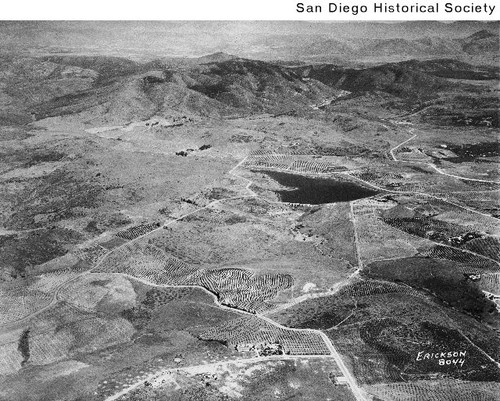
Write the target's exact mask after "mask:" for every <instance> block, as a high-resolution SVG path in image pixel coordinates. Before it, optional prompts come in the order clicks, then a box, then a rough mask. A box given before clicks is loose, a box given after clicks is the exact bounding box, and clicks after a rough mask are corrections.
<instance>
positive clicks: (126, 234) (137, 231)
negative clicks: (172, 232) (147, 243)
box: [116, 223, 161, 240]
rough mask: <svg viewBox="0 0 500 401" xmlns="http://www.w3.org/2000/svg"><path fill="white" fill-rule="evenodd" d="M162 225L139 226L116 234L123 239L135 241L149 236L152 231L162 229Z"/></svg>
mask: <svg viewBox="0 0 500 401" xmlns="http://www.w3.org/2000/svg"><path fill="white" fill-rule="evenodd" d="M160 225H161V223H149V224H139V225H137V226H133V227H129V228H127V229H126V230H123V231H120V232H118V233H116V236H117V237H120V238H123V239H128V240H133V239H136V238H138V237H140V236H142V235H144V234H147V233H148V232H150V231H153V230H156V229H157V228H158V227H160Z"/></svg>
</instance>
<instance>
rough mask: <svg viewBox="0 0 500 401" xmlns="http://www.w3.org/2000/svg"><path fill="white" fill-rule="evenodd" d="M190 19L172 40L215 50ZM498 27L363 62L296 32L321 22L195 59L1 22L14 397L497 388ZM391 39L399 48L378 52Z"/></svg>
mask: <svg viewBox="0 0 500 401" xmlns="http://www.w3.org/2000/svg"><path fill="white" fill-rule="evenodd" d="M422 23H424V22H422ZM145 24H146V23H145ZM154 24H155V23H150V24H149V25H148V24H146V25H147V26H146V27H145V28H144V29H145V30H147V29H152V27H154ZM190 24H191V23H186V26H183V27H177V28H176V29H177V30H178V32H179V38H178V44H177V46H179V48H181V47H182V44H183V43H190V46H194V47H196V46H197V45H196V40H194V39H193V38H197V37H198V38H199V44H198V45H199V46H200V48H201V49H204V48H205V47H203V46H202V44H203V43H205V42H204V39H203V38H202V37H201V36H196V35H199V34H198V33H197V34H196V35H195V34H192V33H191V34H192V35H194V36H190V37H189V39H186V37H185V36H184V35H185V34H186V32H185V31H186V30H187V31H189V29H188V28H189V26H190ZM241 24H242V25H241V26H239V28H238V29H242V30H244V26H245V24H246V22H245V23H243V22H242V23H241ZM276 24H277V26H280V27H281V29H282V35H283V36H287V37H288V39H290V37H289V36H290V35H291V34H292V33H287V34H286V35H285V32H288V31H287V30H288V28H287V23H286V22H284V23H281V24H282V25H279V23H276ZM401 24H403V25H404V23H401ZM28 25H29V24H28ZM379 25H380V24H378V25H377V24H374V25H373V31H374V32H377V31H378V30H380V32H382V31H383V32H390V31H391V30H393V31H394V30H397V29H400V31H398V34H400V35H402V34H401V31H403V30H404V29H403V27H398V26H396V25H398V24H394V26H389V27H385V28H384V27H380V26H379ZM382 25H384V24H382ZM390 25H392V24H390ZM444 25H447V24H444ZM485 25H486V26H479V27H478V26H476V25H474V29H476V28H477V31H474V32H472V28H470V30H471V31H470V32H469V31H467V29H469V28H467V29H465V28H464V26H462V28H463V30H464V33H463V36H462V37H453V38H451V37H445V36H446V35H447V34H446V32H447V30H449V31H451V30H452V29H455V28H453V27H450V26H443V27H442V30H441V31H439V32H441V33H440V34H441V35H442V36H443V43H444V44H446V45H447V46H452V44H453V46H459V47H460V49H462V50H460V52H457V53H456V57H455V56H452V54H451V53H449V52H448V50H449V49H448V50H446V51H444V50H443V51H442V52H440V53H439V54H438V55H437V56H436V54H435V53H434V51H429V50H428V49H427V50H424V49H422V48H420V51H421V52H422V54H421V55H419V56H418V57H415V58H410V59H408V57H410V56H413V55H414V54H411V55H408V52H407V47H406V46H407V42H411V43H413V44H415V43H416V42H419V43H428V41H429V39H428V38H425V37H417V35H416V34H415V35H414V36H411V37H409V36H408V37H401V38H399V39H395V38H391V39H388V38H387V37H384V35H382V34H380V35H379V37H377V38H372V39H371V41H370V40H368V39H364V41H365V46H367V47H368V46H371V47H370V50H369V51H368V50H367V49H364V50H363V49H361V48H360V47H359V46H360V44H359V42H356V40H353V41H351V42H345V43H344V45H345V46H348V48H349V49H354V48H356V49H357V50H356V51H357V54H358V63H357V65H353V61H352V60H353V58H352V57H351V56H349V57H344V54H345V52H347V48H344V50H343V51H339V52H337V53H335V57H333V56H332V57H331V58H330V60H327V58H328V57H327V54H326V53H324V51H323V50H324V47H323V46H324V42H318V41H316V42H315V43H316V45H317V46H318V47H317V48H316V50H314V49H313V48H312V47H308V48H306V47H300V46H304V41H306V42H307V40H310V39H311V38H313V37H315V35H318V32H314V30H315V29H317V28H315V27H312V28H307V29H310V30H311V31H310V32H309V34H308V35H310V36H308V35H306V34H304V33H303V34H302V36H301V39H300V40H297V41H296V42H293V41H292V42H290V44H289V45H288V46H287V47H280V46H281V45H280V46H277V44H280V43H282V40H283V38H281V37H276V36H272V35H268V36H266V37H264V36H261V34H257V33H252V34H251V35H250V34H249V36H248V38H246V39H245V40H249V39H252V40H258V41H259V45H258V46H257V44H254V46H255V47H253V48H249V49H250V50H252V49H253V50H252V51H250V50H248V51H247V52H246V53H245V52H240V53H234V54H229V53H226V52H215V53H212V54H208V53H207V54H208V55H204V56H201V57H194V56H192V57H177V56H172V55H169V56H165V57H156V56H157V55H156V54H152V53H155V51H158V50H155V51H153V50H154V49H157V48H155V47H154V46H152V49H151V51H150V52H146V51H144V54H142V55H140V52H138V51H137V52H134V57H128V56H127V55H125V54H115V53H116V49H117V48H118V47H117V48H115V50H114V51H110V52H109V54H103V52H104V50H103V49H104V48H99V49H91V50H89V49H88V48H87V50H85V49H86V48H85V47H84V46H82V44H81V43H80V45H79V46H80V47H81V48H80V51H79V52H74V51H73V50H71V51H61V49H55V46H56V44H57V43H55V42H50V41H48V42H47V43H45V44H44V46H43V47H39V48H38V47H37V48H36V49H33V48H31V50H29V51H28V50H27V49H26V46H27V45H29V46H31V47H32V46H34V45H35V42H37V41H38V40H39V39H36V40H35V39H33V41H32V42H30V43H24V44H23V42H22V41H23V40H24V39H23V36H22V35H21V34H20V36H19V38H18V39H15V40H17V41H18V42H15V40H14V39H12V38H11V37H10V36H8V35H7V36H6V38H7V39H4V42H3V47H2V46H0V48H1V49H3V50H2V51H1V52H0V105H1V106H0V155H1V157H0V204H1V206H2V207H1V208H0V210H1V212H0V253H1V258H0V298H1V301H2V302H1V306H0V322H1V328H0V349H1V351H0V399H2V400H3V399H5V400H9V401H11V400H12V401H15V400H19V401H21V400H23V401H25V400H32V401H36V400H65V401H70V400H74V401H80V400H86V401H87V400H88V401H105V400H106V401H112V400H128V401H134V400H156V399H168V400H200V399H202V400H231V399H242V400H257V399H258V400H271V399H282V400H284V399H292V398H293V399H300V400H327V399H332V400H357V401H368V400H371V401H380V400H383V401H385V400H387V401H393V400H394V401H404V400H415V401H417V400H429V401H430V400H458V401H469V400H475V399H481V400H488V401H490V400H491V401H494V400H498V395H497V394H498V392H499V390H500V353H499V350H500V337H499V336H498V333H499V330H500V326H499V313H500V287H499V283H500V281H499V277H500V231H499V227H500V226H499V220H498V219H499V216H500V213H499V192H498V190H499V187H500V177H499V169H498V161H499V160H498V158H499V156H500V155H499V147H498V134H499V131H498V109H499V107H498V106H499V101H498V88H499V85H498V83H499V75H500V73H499V71H498V68H496V67H493V66H492V65H493V64H492V62H493V61H494V60H497V59H498V42H499V38H498V33H494V30H493V29H491V27H490V26H489V25H487V24H485ZM78 26H79V25H78V24H77V23H75V25H74V26H71V25H69V26H68V25H66V23H64V24H60V25H58V24H55V25H54V26H53V27H52V28H51V29H56V30H62V31H67V37H66V39H64V40H67V41H69V40H70V39H71V40H76V39H74V38H78V37H80V36H78V35H77V34H78V32H79V31H78V29H77V28H78ZM255 26H256V27H257V26H259V25H258V24H257V23H255ZM471 26H472V25H471ZM98 27H99V24H96V25H95V26H93V27H91V28H88V29H89V30H90V31H92V30H93V29H96V30H98V29H99V28H98ZM7 28H9V29H14V30H15V26H14V27H13V25H9V23H5V25H4V26H2V24H1V23H0V31H1V30H2V29H5V30H6V32H10V31H9V30H8V29H7ZM406 28H408V27H406ZM479 28H484V29H479ZM30 29H31V28H30ZM33 29H34V28H33ZM39 29H41V31H44V29H48V28H47V27H45V28H44V24H41V25H40V28H39ZM109 29H110V30H113V29H114V28H113V24H111V25H110V28H109ZM164 29H165V30H167V31H168V29H171V27H170V25H169V24H167V23H166V25H165V28H164ZM206 29H208V28H206ZM297 29H303V30H305V31H307V29H306V28H305V27H304V26H302V25H300V24H299V25H297ZM322 29H323V30H325V32H326V31H327V30H326V28H325V27H324V26H323V28H322ZM335 29H338V27H333V28H332V30H333V31H334V30H335ZM349 29H352V28H351V27H346V30H349ZM357 29H358V30H359V31H360V32H361V31H362V30H363V26H362V25H359V27H358V28H357ZM384 29H385V31H384ZM435 29H436V30H437V29H438V28H435ZM439 29H441V28H439ZM174 31H175V30H174ZM410 31H411V32H413V31H412V30H411V29H409V28H408V32H410ZM44 32H45V31H44ZM47 32H50V30H48V31H47ZM189 32H191V31H189ZM211 32H212V35H214V37H218V36H217V34H216V32H215V31H211ZM436 32H437V31H436ZM254 35H255V36H254ZM262 35H263V34H262ZM387 35H388V33H387ZM412 35H413V34H412ZM436 35H437V34H436ZM47 37H48V38H50V37H51V36H50V35H48V36H47ZM82 37H85V36H82ZM82 37H80V38H82ZM8 38H11V39H8ZM438 39H439V37H438V36H436V37H435V38H434V40H436V41H437V40H438ZM8 40H11V41H12V43H10V44H9V43H8ZM40 40H41V39H40ZM46 40H48V39H46ZM61 40H62V39H61ZM80 40H84V39H80ZM109 40H110V41H117V40H121V39H119V38H110V39H109ZM141 40H144V39H143V38H142V37H141V36H140V35H138V38H137V41H138V42H137V43H139V44H137V46H143V44H140V43H141ZM172 40H173V39H172ZM217 40H220V39H217ZM238 40H243V39H241V38H239V39H238ZM264 40H265V43H266V46H270V47H271V48H276V51H275V52H274V51H268V50H267V47H263V44H262V43H263V41H264ZM328 40H330V41H333V39H332V38H330V39H328ZM358 40H359V41H361V39H358ZM214 41H215V39H214ZM385 41H390V42H391V43H393V44H394V42H395V41H396V42H398V41H399V42H400V44H401V42H403V43H405V44H404V46H403V45H401V49H400V50H399V52H398V51H396V50H394V47H392V48H391V49H393V50H391V52H392V51H393V53H391V54H387V55H386V56H387V59H388V60H386V61H384V62H380V61H376V57H375V58H373V57H371V56H370V59H369V60H368V59H366V58H365V56H367V54H368V53H370V54H376V53H378V54H379V55H381V57H382V56H383V55H384V52H383V51H381V50H380V49H381V47H382V46H383V45H384V46H385V45H386V43H385ZM426 41H427V42H426ZM75 43H76V42H75ZM96 43H100V42H96ZM110 43H111V42H110ZM59 45H60V46H62V47H64V46H69V44H68V43H66V44H64V46H63V45H62V44H61V43H59ZM9 46H10V47H9ZM171 46H173V47H175V46H174V44H172V45H171ZM186 46H187V45H186ZM356 46H357V47H356ZM143 47H144V48H146V47H145V46H143ZM13 48H16V49H17V50H18V51H17V53H16V52H13V51H12V49H13ZM9 49H10V50H9ZM463 49H465V50H467V49H469V50H467V51H469V52H470V54H472V53H474V54H477V56H478V60H476V62H468V61H470V60H466V57H465V56H464V54H466V53H467V52H466V51H465V50H463ZM470 49H474V50H470ZM66 50H67V49H66ZM225 50H234V48H231V46H230V45H227V48H226V49H225ZM191 51H192V53H195V51H194V50H191ZM313 51H315V52H316V53H315V54H312V52H313ZM80 53H81V54H80ZM249 53H252V55H254V56H255V55H257V54H261V53H265V57H249ZM285 54H286V56H287V58H284V57H283V56H284V55H285ZM297 54H300V55H301V57H302V59H301V60H299V59H297V58H296V57H295V56H296V55H297ZM467 54H469V53H467ZM272 55H274V56H276V57H275V58H274V59H272ZM444 55H447V56H448V57H443V56H444ZM153 56H155V57H153ZM393 56H397V58H399V59H398V60H396V61H395V60H393ZM377 57H378V56H377ZM481 60H482V61H481Z"/></svg>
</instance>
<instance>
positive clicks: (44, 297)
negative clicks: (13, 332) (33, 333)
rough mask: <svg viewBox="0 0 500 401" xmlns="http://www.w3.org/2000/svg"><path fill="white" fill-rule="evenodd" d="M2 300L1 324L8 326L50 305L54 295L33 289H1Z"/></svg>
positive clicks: (19, 287) (20, 287) (18, 287)
mask: <svg viewBox="0 0 500 401" xmlns="http://www.w3.org/2000/svg"><path fill="white" fill-rule="evenodd" d="M0 299H1V300H2V302H0V324H6V323H9V322H13V321H16V320H19V319H22V318H24V317H25V316H27V315H30V314H31V313H33V312H36V311H37V310H39V309H40V308H43V307H44V306H46V305H48V304H50V302H51V300H52V295H51V294H48V293H46V292H43V291H40V290H37V289H33V288H31V287H25V286H17V287H13V288H9V289H8V290H6V289H0Z"/></svg>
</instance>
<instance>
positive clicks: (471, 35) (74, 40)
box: [0, 21, 500, 61]
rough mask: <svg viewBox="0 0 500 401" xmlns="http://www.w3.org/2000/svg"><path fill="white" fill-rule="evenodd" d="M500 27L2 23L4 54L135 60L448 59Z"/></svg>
mask: <svg viewBox="0 0 500 401" xmlns="http://www.w3.org/2000/svg"><path fill="white" fill-rule="evenodd" d="M499 29H500V25H499V22H498V21H494V22H483V21H457V22H453V23H444V22H437V21H412V22H397V23H377V22H355V23H354V22H353V23H325V22H301V21H189V22H185V21H158V22H152V21H150V22H146V21H144V22H141V21H108V22H104V21H14V22H12V21H10V22H9V21H2V22H0V52H19V51H23V50H24V51H27V50H29V51H30V52H31V54H33V52H34V53H36V54H50V53H56V54H63V53H68V52H69V53H72V54H80V55H91V54H92V55H116V56H121V57H127V58H130V57H134V58H135V59H137V60H153V59H156V58H160V57H191V58H193V57H199V56H201V55H204V54H218V55H219V57H224V56H223V53H227V54H234V55H236V56H237V57H246V58H253V59H263V60H273V59H280V60H285V59H288V60H294V59H299V58H301V59H308V60H309V61H314V58H317V59H318V60H319V61H321V60H323V61H325V57H329V58H330V61H332V60H333V58H334V57H341V58H346V59H352V60H355V59H359V58H360V57H374V56H377V55H381V56H399V57H417V56H418V57H426V56H435V55H441V56H449V57H450V56H453V55H459V54H462V55H467V54H482V53H487V54H489V55H491V53H492V52H495V51H496V52H498V36H499V35H498V32H499ZM478 32H481V33H480V34H479V33H478ZM218 61H223V60H222V59H221V60H218Z"/></svg>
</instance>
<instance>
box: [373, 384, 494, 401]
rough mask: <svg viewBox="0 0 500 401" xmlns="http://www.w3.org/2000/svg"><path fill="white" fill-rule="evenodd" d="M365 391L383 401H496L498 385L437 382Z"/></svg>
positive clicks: (394, 385)
mask: <svg viewBox="0 0 500 401" xmlns="http://www.w3.org/2000/svg"><path fill="white" fill-rule="evenodd" d="M367 390H368V392H369V393H371V394H373V395H374V396H376V397H379V398H380V399H383V400H384V401H472V400H475V401H497V400H498V394H499V393H500V384H499V383H494V382H465V381H459V380H439V381H437V382H434V381H418V382H413V383H391V384H377V385H374V386H369V387H367Z"/></svg>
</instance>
